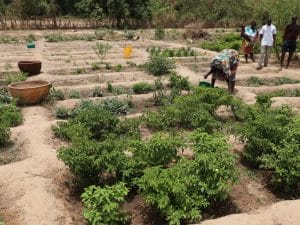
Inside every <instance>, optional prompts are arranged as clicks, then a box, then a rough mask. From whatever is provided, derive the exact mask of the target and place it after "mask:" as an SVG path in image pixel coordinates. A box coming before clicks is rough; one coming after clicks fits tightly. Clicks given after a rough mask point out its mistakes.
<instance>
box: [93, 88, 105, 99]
mask: <svg viewBox="0 0 300 225" xmlns="http://www.w3.org/2000/svg"><path fill="white" fill-rule="evenodd" d="M92 97H103V92H102V90H101V88H100V87H99V86H98V87H95V88H94V89H93V93H92Z"/></svg>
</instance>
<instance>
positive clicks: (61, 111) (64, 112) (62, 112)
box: [54, 107, 70, 119]
mask: <svg viewBox="0 0 300 225" xmlns="http://www.w3.org/2000/svg"><path fill="white" fill-rule="evenodd" d="M54 115H55V117H56V118H59V119H66V118H68V117H69V116H70V111H69V110H68V109H66V108H64V107H58V108H57V109H56V110H55V113H54Z"/></svg>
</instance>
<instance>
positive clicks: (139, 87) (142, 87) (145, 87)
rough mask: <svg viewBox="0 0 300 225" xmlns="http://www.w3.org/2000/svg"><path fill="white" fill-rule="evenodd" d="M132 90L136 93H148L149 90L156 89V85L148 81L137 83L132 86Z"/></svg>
mask: <svg viewBox="0 0 300 225" xmlns="http://www.w3.org/2000/svg"><path fill="white" fill-rule="evenodd" d="M132 90H133V92H134V93H136V94H146V93H148V92H151V91H154V90H155V86H153V85H152V84H149V83H146V82H140V83H137V84H134V85H133V87H132Z"/></svg>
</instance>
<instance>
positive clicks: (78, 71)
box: [76, 68, 86, 74]
mask: <svg viewBox="0 0 300 225" xmlns="http://www.w3.org/2000/svg"><path fill="white" fill-rule="evenodd" d="M85 72H86V71H85V69H84V68H77V69H76V73H77V74H83V73H85Z"/></svg>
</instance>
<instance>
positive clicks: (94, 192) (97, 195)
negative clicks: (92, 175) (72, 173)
mask: <svg viewBox="0 0 300 225" xmlns="http://www.w3.org/2000/svg"><path fill="white" fill-rule="evenodd" d="M128 192H129V190H128V189H127V188H126V186H125V184H124V183H118V184H115V185H113V186H106V187H104V188H101V187H96V186H94V185H93V186H90V187H88V188H86V189H85V190H84V193H83V194H82V195H81V198H82V202H83V206H84V210H83V215H84V218H85V219H87V221H88V222H89V223H90V224H91V225H120V224H126V223H127V222H128V220H129V217H128V216H127V215H126V214H125V213H124V212H122V210H121V205H122V203H123V202H124V201H125V197H126V196H127V194H128Z"/></svg>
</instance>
